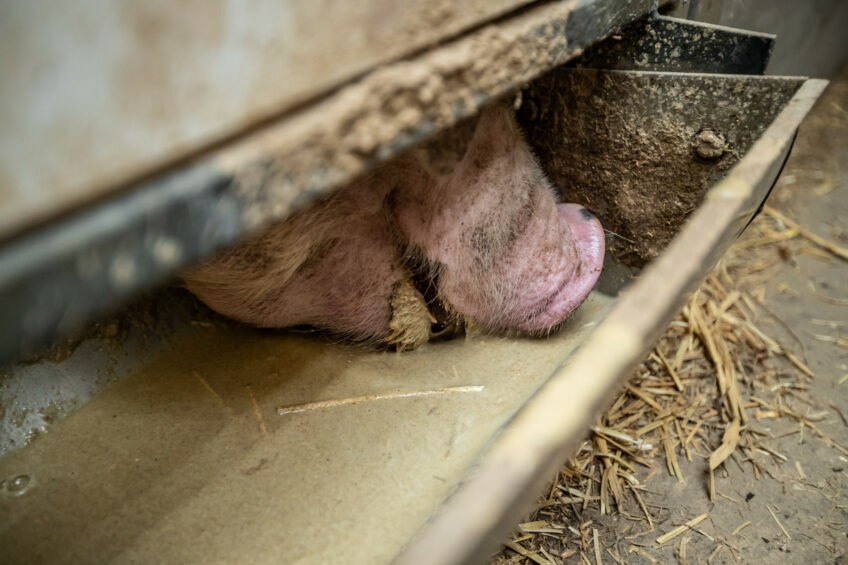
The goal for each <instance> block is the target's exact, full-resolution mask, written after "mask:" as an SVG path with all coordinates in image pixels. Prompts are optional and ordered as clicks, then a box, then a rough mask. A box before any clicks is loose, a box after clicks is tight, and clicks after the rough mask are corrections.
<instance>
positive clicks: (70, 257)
mask: <svg viewBox="0 0 848 565" xmlns="http://www.w3.org/2000/svg"><path fill="white" fill-rule="evenodd" d="M654 4H655V0H592V1H587V0H566V1H562V2H549V3H545V4H540V5H538V6H531V7H529V8H527V9H526V10H523V11H521V12H519V13H518V14H517V15H515V16H514V17H507V18H505V19H504V20H502V21H499V22H496V23H493V24H490V25H486V26H484V27H481V28H479V29H477V30H474V31H472V32H470V33H469V34H467V35H464V36H461V37H459V38H457V39H455V40H453V41H450V42H448V43H446V44H444V45H440V46H437V47H434V48H433V49H431V50H429V51H425V52H423V53H421V54H419V55H417V56H415V57H412V58H409V59H405V60H401V61H398V62H395V63H391V64H387V65H384V66H382V67H380V68H377V69H376V70H374V71H372V72H370V73H369V74H367V75H365V76H364V77H363V78H361V79H359V80H357V81H356V82H354V83H352V84H349V85H347V86H344V87H342V88H340V89H339V90H337V91H336V92H335V93H333V94H331V95H329V96H327V97H326V98H324V99H322V100H320V101H318V102H316V103H314V104H312V105H307V106H304V107H303V108H301V109H300V110H299V111H297V112H296V113H294V114H291V115H287V116H285V117H283V118H281V119H280V120H278V121H275V122H272V123H269V124H267V125H266V126H264V127H263V128H261V129H258V130H256V131H253V132H251V133H250V134H248V135H246V136H244V137H242V138H240V139H237V140H234V141H233V142H232V143H230V144H229V145H227V146H226V147H223V148H220V149H216V150H214V151H213V152H210V153H208V154H206V155H203V156H201V157H198V158H196V159H194V160H193V161H191V162H189V163H187V164H186V165H185V166H183V167H181V168H179V169H178V170H174V171H171V172H168V173H167V174H163V175H161V176H159V177H157V178H154V179H151V180H147V181H144V182H142V183H140V184H139V185H137V186H135V187H131V188H128V189H127V190H126V191H123V192H122V193H121V194H120V195H118V196H115V197H114V198H112V199H109V200H106V201H103V202H100V203H98V204H97V205H93V206H91V207H89V208H88V209H86V210H82V211H79V212H78V213H75V214H72V215H70V216H67V217H65V218H63V219H60V220H57V221H54V222H53V223H51V224H49V225H47V226H44V227H41V228H38V229H34V230H32V231H30V232H27V233H26V234H23V235H20V236H18V237H15V238H12V239H8V240H5V241H3V242H2V243H0V335H2V336H3V338H2V339H0V363H4V362H9V361H11V360H13V359H15V358H17V357H19V356H21V355H28V354H32V353H34V352H35V351H37V350H38V348H40V347H43V346H45V345H47V344H48V343H50V342H52V341H54V340H55V339H57V338H59V337H61V336H63V335H65V334H67V333H69V332H71V331H74V330H76V329H78V328H80V327H81V326H82V325H84V324H85V323H87V322H89V321H91V320H92V319H94V318H96V317H97V316H98V315H102V314H103V313H105V312H107V311H109V310H110V309H112V308H115V307H116V306H118V305H120V304H121V303H122V302H124V301H126V300H127V299H129V298H130V297H132V296H134V295H136V294H138V293H139V292H140V291H142V290H144V289H147V288H150V287H152V286H154V285H156V284H159V283H161V282H163V281H165V280H167V278H168V277H169V276H172V275H173V274H174V273H176V272H178V271H179V270H180V269H181V268H183V267H185V266H186V265H189V264H191V263H195V262H197V261H199V260H201V259H203V258H205V257H208V256H210V255H212V254H213V253H215V252H216V251H218V250H220V249H221V248H223V247H225V246H226V245H229V244H232V243H234V242H235V241H237V240H239V239H240V238H243V237H244V236H245V235H246V234H249V233H252V232H255V231H257V230H258V229H260V228H261V227H263V226H265V225H267V224H268V223H270V222H272V221H274V220H279V219H281V218H284V217H286V216H287V215H289V214H291V213H292V212H293V211H295V210H297V209H298V208H301V207H303V206H305V205H307V204H309V203H310V202H312V201H314V200H315V199H316V198H319V197H320V196H322V195H324V194H326V193H328V192H329V191H330V190H332V189H333V188H334V187H336V186H339V185H341V184H343V183H345V182H348V181H350V180H352V179H353V178H355V177H356V176H357V175H361V174H363V173H364V172H366V171H368V170H369V169H371V168H373V167H374V166H376V165H378V164H380V163H382V162H385V161H387V160H389V159H390V158H392V157H394V156H395V155H397V154H399V153H400V152H402V151H403V150H404V149H407V148H409V147H410V146H412V145H414V144H416V143H418V142H420V141H423V140H425V139H427V138H429V137H431V136H432V135H434V134H435V133H437V132H438V131H440V130H442V129H444V128H447V127H449V126H451V125H453V124H455V123H456V122H458V121H459V120H461V119H463V118H466V117H469V116H472V115H474V114H475V113H476V112H477V111H478V110H479V109H480V107H481V106H482V105H484V104H485V103H486V102H488V101H489V100H491V99H492V98H495V97H498V96H501V95H503V94H505V93H507V92H509V91H511V90H513V89H515V88H517V87H518V86H520V85H522V84H524V83H526V82H527V81H529V80H532V79H533V78H535V77H537V76H539V75H541V74H542V73H544V72H545V71H548V70H550V69H551V68H553V67H555V66H558V65H560V64H562V63H564V62H566V61H568V60H569V59H571V58H573V57H574V56H576V55H577V54H579V53H580V52H581V50H582V49H583V48H585V47H586V46H588V45H589V44H591V43H593V42H595V41H597V40H599V39H602V38H604V37H606V36H608V35H609V34H611V33H613V32H615V31H617V30H619V29H621V28H622V27H624V26H625V25H627V24H629V23H631V22H632V21H634V20H636V19H638V18H639V17H641V16H643V15H645V14H647V13H648V12H649V11H650V10H651V9H652V8H653V6H654Z"/></svg>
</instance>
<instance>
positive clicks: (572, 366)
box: [394, 80, 827, 565]
mask: <svg viewBox="0 0 848 565" xmlns="http://www.w3.org/2000/svg"><path fill="white" fill-rule="evenodd" d="M826 85H827V81H823V80H808V81H806V82H805V83H804V84H803V85H802V86H801V88H800V89H799V90H798V92H797V93H796V94H795V96H794V97H793V98H792V100H791V101H790V102H789V103H788V104H787V106H786V107H785V108H784V109H783V110H782V111H781V113H780V114H779V115H778V116H777V118H776V119H775V120H774V122H772V124H771V125H770V126H769V127H768V129H767V130H766V131H765V132H764V133H763V135H762V136H761V137H760V138H759V139H758V140H757V141H756V143H755V144H754V146H753V147H752V148H751V150H750V151H749V152H748V153H747V154H746V155H745V157H743V159H742V160H741V161H740V162H739V163H738V164H737V165H736V166H735V167H734V168H733V169H732V170H731V172H730V173H729V175H728V176H727V177H726V178H725V179H724V180H723V181H721V182H720V183H719V184H718V185H716V186H715V187H714V188H713V189H712V190H711V191H710V193H709V194H708V196H707V198H706V200H705V202H704V203H703V205H702V206H701V207H700V208H699V209H698V211H697V212H696V213H695V214H694V215H693V216H692V218H691V219H690V220H689V222H688V223H687V224H686V225H685V226H684V228H683V229H682V230H681V231H680V233H679V234H678V236H677V237H676V238H675V239H674V240H673V241H672V243H671V244H670V245H669V247H668V248H667V250H666V251H665V252H664V253H663V254H662V255H661V256H660V257H659V258H657V259H656V260H655V261H654V262H653V263H651V264H650V265H649V266H648V267H647V268H646V269H645V271H644V272H643V274H642V275H641V276H640V277H639V279H638V281H637V282H636V283H635V284H634V285H633V286H632V287H630V288H629V289H628V290H626V291H625V292H624V294H623V295H622V296H621V298H620V299H619V300H618V303H617V304H616V305H615V306H614V307H613V309H612V310H611V311H610V313H609V315H608V316H607V318H606V319H605V320H604V321H602V322H601V324H600V325H599V326H598V327H597V328H596V329H595V331H594V332H593V333H592V334H591V335H590V336H589V337H588V339H587V340H586V342H585V343H584V344H583V345H582V346H581V347H580V349H579V350H578V351H577V352H576V353H574V355H573V356H572V357H571V358H570V359H568V360H565V361H564V365H563V366H562V367H561V368H560V369H558V370H557V371H556V372H555V373H554V374H553V375H552V377H551V378H550V380H549V381H548V382H547V384H546V385H545V386H544V387H543V388H542V389H541V390H540V391H539V392H538V393H537V394H536V395H535V396H534V397H533V398H531V400H530V401H529V402H528V403H527V404H526V405H525V406H524V408H523V409H522V410H521V411H520V412H519V413H518V414H517V415H516V417H515V418H514V419H513V420H512V421H511V422H510V423H509V424H508V425H507V427H506V428H504V430H503V431H502V433H501V435H500V436H499V437H498V438H497V439H496V440H495V442H494V443H493V444H492V446H491V448H490V449H489V450H488V451H487V452H486V453H485V454H484V455H483V456H482V458H481V460H480V463H479V464H478V465H476V466H475V467H474V468H473V469H472V470H471V471H470V473H469V475H468V477H467V478H466V479H465V480H464V481H463V482H462V483H461V485H460V486H459V488H458V490H457V491H456V492H455V493H454V494H453V495H452V496H451V497H450V498H449V499H448V500H447V501H446V502H445V504H444V506H443V507H442V508H441V510H440V511H439V512H438V513H437V514H436V515H435V516H433V517H432V518H431V519H430V521H429V522H428V523H427V524H425V525H424V527H423V528H422V530H421V531H420V532H419V533H418V535H417V536H416V537H415V538H414V539H413V540H412V542H411V543H410V545H408V546H407V548H406V549H405V550H404V551H403V552H402V553H401V554H400V555H399V556H398V557H396V559H395V560H394V563H395V564H397V565H401V564H402V565H424V564H440V565H448V564H458V563H480V562H483V561H484V560H485V559H486V557H487V556H489V555H491V552H492V551H493V550H494V549H495V548H496V546H497V544H498V542H499V540H500V539H502V537H503V536H505V535H507V534H508V532H509V528H510V526H511V525H512V524H514V523H515V521H516V520H518V519H519V518H520V517H521V513H522V512H523V511H524V510H526V508H528V507H529V506H530V504H531V503H532V501H533V499H534V498H535V497H536V496H537V494H538V493H539V492H541V487H542V482H543V481H544V479H545V478H546V477H550V476H552V475H553V473H554V471H555V469H556V468H557V466H558V465H560V464H561V463H562V461H563V459H564V458H565V456H566V455H567V454H568V453H569V452H570V450H572V449H574V448H575V447H576V445H577V442H578V441H579V440H580V438H581V437H582V436H583V435H584V434H585V432H586V431H587V430H588V429H589V426H590V425H591V423H592V422H593V420H594V418H595V417H596V415H597V413H598V411H600V410H602V409H603V407H604V406H605V405H606V403H607V402H608V401H609V399H611V398H612V394H613V393H614V392H615V389H616V386H617V385H618V384H619V383H620V382H621V381H622V380H623V379H624V378H626V377H627V376H628V375H629V373H630V371H631V370H632V369H633V368H634V367H635V366H636V365H637V364H638V363H639V361H640V360H641V359H642V358H643V356H644V355H645V354H646V353H647V352H648V350H649V349H650V348H651V347H652V345H653V343H654V342H655V341H656V340H657V339H658V338H659V337H660V335H661V333H662V331H663V330H664V329H665V327H666V326H667V325H668V323H669V322H670V321H671V320H672V319H673V317H674V315H675V314H676V313H677V312H678V310H679V309H680V307H681V306H682V305H683V303H684V302H685V300H686V298H687V297H688V295H689V294H691V292H693V291H694V290H695V288H697V286H698V285H699V284H700V282H701V281H702V280H703V279H704V277H705V276H706V275H707V274H708V273H709V271H710V269H711V268H712V266H713V265H714V264H715V262H716V261H717V260H718V258H719V257H720V256H721V254H723V252H724V251H725V250H726V248H727V246H728V245H729V244H730V243H731V242H732V240H733V239H735V237H736V236H737V235H738V233H739V232H740V230H741V229H742V228H743V227H744V226H745V223H746V222H747V219H748V217H749V216H750V215H751V214H753V213H754V211H755V209H756V207H757V205H758V204H759V201H760V199H761V198H762V197H763V196H764V195H765V193H766V191H767V190H768V188H769V187H770V186H771V184H772V183H773V182H774V180H775V178H776V176H777V174H778V172H779V170H780V167H781V166H782V163H783V161H784V158H785V157H786V155H787V154H788V152H789V149H790V147H791V143H792V140H793V137H794V133H795V131H796V129H797V128H798V126H799V124H800V123H801V121H802V120H803V118H804V116H805V115H806V114H807V112H808V111H809V110H810V108H811V107H812V105H813V103H814V102H815V101H816V99H817V98H818V97H819V95H820V94H821V92H822V90H824V87H825V86H826ZM566 406H568V407H574V410H572V411H566V410H563V407H566Z"/></svg>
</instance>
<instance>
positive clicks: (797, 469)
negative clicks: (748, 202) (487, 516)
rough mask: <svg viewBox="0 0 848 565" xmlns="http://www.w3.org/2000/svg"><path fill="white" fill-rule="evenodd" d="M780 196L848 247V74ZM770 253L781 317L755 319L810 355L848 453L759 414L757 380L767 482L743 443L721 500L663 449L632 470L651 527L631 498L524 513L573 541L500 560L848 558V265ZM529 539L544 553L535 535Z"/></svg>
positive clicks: (790, 251)
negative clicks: (614, 506) (669, 461)
mask: <svg viewBox="0 0 848 565" xmlns="http://www.w3.org/2000/svg"><path fill="white" fill-rule="evenodd" d="M769 204H770V205H771V206H772V207H774V208H775V209H777V210H779V211H780V212H782V213H783V214H785V215H786V216H787V217H789V218H793V219H795V220H796V221H797V222H798V223H799V224H800V225H801V226H804V227H806V228H808V229H809V230H810V231H812V232H815V233H816V234H818V235H819V236H821V237H823V238H826V239H828V240H830V241H831V242H833V243H835V244H836V245H838V246H841V247H842V248H845V247H846V246H848V219H846V218H848V69H844V70H843V72H842V74H841V76H840V78H838V79H837V80H835V81H833V83H832V84H831V86H830V87H829V89H828V90H827V91H826V92H825V94H824V96H823V97H822V98H821V99H820V100H819V102H818V104H817V105H816V107H815V108H814V110H813V112H812V113H811V114H810V115H809V116H808V118H807V119H806V121H805V122H804V125H803V126H802V128H801V131H800V133H799V135H798V138H797V142H796V144H795V148H794V150H793V153H792V155H791V157H790V159H789V161H788V163H787V165H786V167H785V169H784V171H783V174H782V176H781V178H780V179H779V181H778V183H777V185H776V186H775V189H774V192H773V194H772V196H771V198H770V200H769ZM758 221H762V220H758ZM745 237H747V238H748V239H750V238H751V237H753V234H751V233H748V234H746V235H745V236H743V239H744V238H745ZM795 239H803V238H795ZM766 252H767V253H772V254H774V255H776V256H777V257H776V258H775V259H776V260H775V261H773V262H772V263H776V264H777V267H776V268H775V271H774V275H773V276H771V277H770V278H769V279H768V280H766V281H765V282H764V284H763V287H764V298H765V301H764V302H765V308H767V309H768V311H770V312H771V313H772V314H773V315H767V316H763V317H762V318H761V319H759V320H758V324H759V325H760V327H761V328H762V329H763V330H764V331H766V332H767V333H769V334H770V335H772V336H774V337H775V338H779V339H780V340H781V342H782V343H785V344H787V345H789V346H791V347H792V348H793V350H794V351H796V352H798V353H799V354H801V355H803V356H804V358H806V359H807V360H808V363H809V367H810V368H811V369H812V371H814V372H815V377H814V378H813V379H810V380H808V381H807V383H806V384H805V389H806V390H799V391H798V393H797V395H795V398H796V406H799V407H801V408H802V409H803V411H804V412H805V414H807V415H810V417H811V418H815V419H816V423H815V425H816V426H818V427H819V429H820V430H822V431H823V432H824V433H826V434H828V435H829V436H830V437H831V438H832V439H833V440H835V441H836V442H838V443H839V444H841V446H842V447H841V450H840V448H835V447H833V446H832V445H827V444H826V442H824V441H822V440H821V439H820V438H819V437H817V436H816V435H815V434H814V433H813V432H812V431H811V430H810V428H809V427H807V426H803V425H800V424H799V422H798V420H795V419H789V418H770V417H763V418H757V417H755V416H754V413H755V405H754V402H751V396H752V394H753V395H756V394H757V393H756V391H752V390H751V389H746V390H743V391H742V394H743V398H744V399H745V401H746V402H748V403H749V404H748V405H746V407H747V408H748V412H749V414H750V415H751V419H750V421H749V428H752V429H754V430H756V432H758V433H759V434H762V435H761V436H760V437H763V438H765V440H764V444H765V445H767V446H768V449H770V450H771V451H772V452H773V453H776V454H778V455H777V456H775V455H770V454H768V453H766V452H759V451H758V452H757V453H756V454H755V456H756V457H757V461H756V464H757V467H758V469H759V471H760V473H759V475H760V476H759V478H757V477H755V473H754V470H753V469H754V465H753V464H752V463H751V461H750V459H747V458H746V453H747V452H745V453H743V452H737V453H736V454H735V455H734V456H733V457H731V458H730V459H728V460H727V461H726V463H725V464H724V465H723V466H722V467H720V468H719V469H717V471H716V475H715V488H716V493H717V496H716V497H715V500H714V501H712V502H711V501H710V499H709V487H708V479H707V477H708V475H707V469H708V463H707V460H706V454H703V455H701V456H698V455H697V454H696V455H694V457H693V461H692V462H688V461H687V460H686V457H685V456H684V452H683V450H682V449H680V447H678V448H677V452H678V453H677V454H678V460H679V461H680V466H681V471H682V477H683V481H682V482H681V481H678V480H677V479H676V478H674V477H672V476H671V475H670V474H669V472H668V471H667V470H666V464H665V461H664V459H663V458H661V456H662V449H659V450H657V452H656V453H657V457H658V458H657V459H655V460H654V461H653V466H652V468H651V469H645V468H643V467H638V468H637V472H636V473H635V474H636V476H637V477H638V478H639V480H640V482H641V483H642V485H643V486H644V488H645V490H642V491H641V493H642V496H643V498H644V501H645V504H646V506H647V509H648V511H649V512H650V514H651V515H652V517H653V522H654V524H653V526H654V527H653V529H651V528H650V526H649V525H648V523H647V522H646V520H645V518H644V515H643V512H642V510H640V508H639V506H637V504H636V502H635V501H633V500H631V501H630V502H628V503H627V504H626V505H625V506H626V509H625V511H624V512H615V511H614V512H613V513H612V514H606V515H601V514H600V513H599V508H598V505H597V503H596V502H595V503H590V504H587V505H586V506H585V507H584V506H582V505H580V504H577V505H573V504H572V505H571V509H569V508H568V507H566V506H565V505H563V506H562V507H560V508H556V509H554V511H552V512H551V513H549V514H547V515H544V514H543V515H540V514H538V513H537V514H534V515H532V516H530V517H528V518H526V520H537V521H547V522H550V521H551V520H553V521H561V522H564V526H565V528H564V534H558V533H556V532H548V533H544V534H541V535H547V536H550V537H552V538H553V537H556V536H560V537H561V538H564V539H562V540H561V541H562V542H564V543H563V544H562V545H561V546H560V547H565V548H570V550H569V549H565V550H564V551H562V552H561V553H560V555H555V554H552V553H550V552H547V553H548V554H547V555H544V554H543V553H542V552H540V551H535V552H534V553H533V556H532V559H531V558H528V557H526V556H521V555H519V554H518V553H516V552H515V551H512V550H510V549H505V550H504V551H503V552H502V553H500V554H498V555H497V556H496V557H495V558H494V560H493V562H494V563H531V562H534V561H535V562H537V563H552V562H553V563H599V562H603V563H613V562H619V563H655V562H660V563H708V562H709V563H755V562H760V561H764V560H767V561H768V562H769V563H848V451H846V446H848V421H846V420H845V415H848V341H847V340H846V337H848V261H846V260H842V259H840V258H838V257H837V256H835V255H834V254H831V253H826V252H823V251H821V249H820V248H817V246H815V245H811V244H808V243H799V242H795V243H792V244H791V245H790V244H789V243H787V244H786V245H773V246H771V247H770V248H769V249H768V250H767V251H766ZM752 260H753V258H752ZM787 365H788V364H787ZM786 370H787V371H790V370H791V368H787V369H786ZM799 382H802V381H799ZM713 447H715V446H713ZM783 459H785V461H784V460H783ZM595 494H597V493H595ZM545 496H547V494H546V495H545ZM631 506H632V507H631ZM584 508H585V509H584ZM557 512H559V513H557ZM702 514H706V518H704V519H703V521H701V522H700V523H699V524H698V525H697V526H696V527H695V528H688V529H687V528H684V531H683V532H682V533H681V534H680V535H678V536H676V537H674V538H673V539H672V540H670V541H668V542H667V543H664V544H662V545H660V544H659V543H658V542H657V538H659V537H660V536H662V535H663V534H666V533H668V532H670V531H672V530H674V529H675V528H676V527H678V526H681V525H682V524H684V523H686V522H687V521H689V520H691V519H693V518H696V517H698V516H701V515H702ZM590 521H591V523H590V524H588V523H589V522H590ZM540 525H541V523H540V524H538V525H536V528H539V527H540ZM560 525H563V524H561V523H560ZM581 525H582V526H583V527H581ZM568 526H570V527H571V528H573V530H572V531H571V532H569V528H568ZM542 529H544V527H542ZM555 529H556V528H555ZM595 530H596V531H597V536H598V539H597V545H596V544H595V543H594V539H593V534H594V531H595ZM525 531H526V524H525ZM560 531H562V530H560ZM536 535H539V534H538V533H537V534H536ZM581 536H582V539H581ZM522 537H524V538H529V537H530V536H526V535H525V536H521V534H520V533H519V535H518V536H517V537H514V538H513V539H514V540H515V539H517V540H519V542H520V541H521V538H522ZM522 543H524V544H525V545H523V546H522V547H523V548H526V549H531V550H532V549H536V548H538V544H537V545H536V546H535V548H534V546H533V543H534V540H529V542H527V541H525V542H522ZM519 545H520V544H519ZM596 551H597V553H596ZM598 557H600V559H598Z"/></svg>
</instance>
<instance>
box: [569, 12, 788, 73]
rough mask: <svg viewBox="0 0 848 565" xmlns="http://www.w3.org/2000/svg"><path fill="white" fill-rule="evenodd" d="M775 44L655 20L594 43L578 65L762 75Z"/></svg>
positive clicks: (761, 36) (761, 37) (741, 33)
mask: <svg viewBox="0 0 848 565" xmlns="http://www.w3.org/2000/svg"><path fill="white" fill-rule="evenodd" d="M774 40H775V37H774V36H773V35H769V34H766V33H758V32H754V31H746V30H740V29H733V28H729V27H723V26H717V25H712V24H705V23H700V22H690V21H687V20H680V19H676V18H669V17H665V16H656V17H652V18H646V19H643V20H640V21H638V22H635V23H633V24H631V25H629V26H627V27H626V28H624V29H623V30H621V32H619V33H617V34H614V35H612V36H611V37H608V38H607V39H605V40H604V41H602V42H600V43H598V44H597V45H593V46H592V47H591V48H590V49H587V50H586V52H585V53H583V55H582V56H581V57H580V58H579V59H577V60H576V61H575V62H574V63H573V64H574V65H575V66H578V67H580V66H582V67H589V68H593V69H618V70H637V71H669V72H686V73H726V74H745V75H761V74H763V73H764V72H765V70H766V66H767V65H768V62H769V57H770V56H771V51H772V48H773V47H774Z"/></svg>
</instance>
